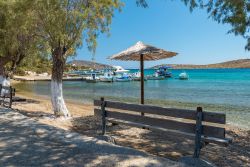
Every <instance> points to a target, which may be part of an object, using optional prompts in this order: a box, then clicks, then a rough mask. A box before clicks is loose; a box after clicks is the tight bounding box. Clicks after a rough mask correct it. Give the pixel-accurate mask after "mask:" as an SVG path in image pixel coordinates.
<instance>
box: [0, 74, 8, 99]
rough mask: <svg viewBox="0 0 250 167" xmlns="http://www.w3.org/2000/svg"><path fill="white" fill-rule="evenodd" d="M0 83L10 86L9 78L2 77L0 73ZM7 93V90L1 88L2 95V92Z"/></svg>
mask: <svg viewBox="0 0 250 167" xmlns="http://www.w3.org/2000/svg"><path fill="white" fill-rule="evenodd" d="M0 85H2V86H10V79H9V78H6V77H4V76H3V75H0ZM5 93H8V90H1V92H0V94H1V96H3V94H5Z"/></svg>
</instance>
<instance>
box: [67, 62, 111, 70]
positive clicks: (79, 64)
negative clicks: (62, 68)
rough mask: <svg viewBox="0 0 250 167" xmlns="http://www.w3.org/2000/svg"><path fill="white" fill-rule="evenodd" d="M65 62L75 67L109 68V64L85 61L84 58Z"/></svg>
mask: <svg viewBox="0 0 250 167" xmlns="http://www.w3.org/2000/svg"><path fill="white" fill-rule="evenodd" d="M67 64H70V65H75V66H77V67H82V68H92V69H104V68H110V67H111V66H109V65H106V64H101V63H95V62H92V61H86V60H73V61H70V62H68V63H67Z"/></svg>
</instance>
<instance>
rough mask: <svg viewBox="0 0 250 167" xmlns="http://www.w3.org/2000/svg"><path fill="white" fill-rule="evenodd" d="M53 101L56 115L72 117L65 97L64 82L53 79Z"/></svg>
mask: <svg viewBox="0 0 250 167" xmlns="http://www.w3.org/2000/svg"><path fill="white" fill-rule="evenodd" d="M51 102H52V106H53V110H54V113H55V115H56V116H58V117H59V116H64V117H70V113H69V111H68V109H67V106H66V105H65V102H64V98H63V90H62V82H57V81H53V80H52V81H51Z"/></svg>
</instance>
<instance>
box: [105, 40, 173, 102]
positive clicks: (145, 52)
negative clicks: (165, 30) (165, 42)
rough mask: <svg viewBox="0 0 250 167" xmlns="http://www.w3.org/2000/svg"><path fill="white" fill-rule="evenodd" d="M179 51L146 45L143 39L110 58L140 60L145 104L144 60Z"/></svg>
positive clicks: (142, 99)
mask: <svg viewBox="0 0 250 167" xmlns="http://www.w3.org/2000/svg"><path fill="white" fill-rule="evenodd" d="M176 55H177V53H175V52H169V51H165V50H163V49H159V48H156V47H154V46H150V45H146V44H144V43H142V42H141V41H139V42H137V43H136V44H135V45H134V46H132V47H130V48H128V49H126V50H124V51H122V52H120V53H118V54H115V55H113V56H111V57H109V58H108V59H111V60H122V61H140V71H141V104H144V61H152V60H160V59H165V58H170V57H173V56H176Z"/></svg>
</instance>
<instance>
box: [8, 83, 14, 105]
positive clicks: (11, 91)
mask: <svg viewBox="0 0 250 167" xmlns="http://www.w3.org/2000/svg"><path fill="white" fill-rule="evenodd" d="M9 93H10V102H9V108H11V107H12V98H13V88H12V87H11V86H10V90H9Z"/></svg>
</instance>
